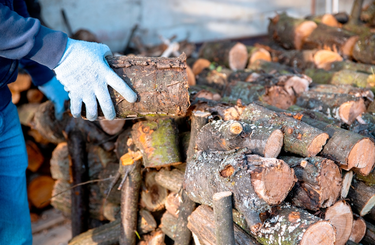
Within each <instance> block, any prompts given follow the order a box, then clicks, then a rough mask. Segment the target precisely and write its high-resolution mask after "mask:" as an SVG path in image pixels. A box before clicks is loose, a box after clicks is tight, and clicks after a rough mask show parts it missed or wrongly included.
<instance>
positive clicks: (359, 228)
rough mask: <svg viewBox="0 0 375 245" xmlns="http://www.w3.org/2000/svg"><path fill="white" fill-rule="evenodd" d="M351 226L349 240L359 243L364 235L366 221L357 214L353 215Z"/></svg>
mask: <svg viewBox="0 0 375 245" xmlns="http://www.w3.org/2000/svg"><path fill="white" fill-rule="evenodd" d="M353 215H354V217H353V218H354V219H353V226H352V232H351V233H350V237H349V240H350V241H353V242H356V243H359V242H360V241H361V240H362V239H363V237H364V236H365V234H366V221H365V220H364V219H363V218H362V217H361V216H359V215H358V214H353Z"/></svg>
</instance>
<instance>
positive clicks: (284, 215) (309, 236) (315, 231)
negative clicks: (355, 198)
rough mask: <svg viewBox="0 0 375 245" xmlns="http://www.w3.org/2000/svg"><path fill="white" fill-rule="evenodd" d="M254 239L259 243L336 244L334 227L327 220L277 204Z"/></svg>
mask: <svg viewBox="0 0 375 245" xmlns="http://www.w3.org/2000/svg"><path fill="white" fill-rule="evenodd" d="M256 239H257V240H258V242H260V243H261V244H275V245H276V244H283V242H288V243H290V244H301V245H308V244H336V243H335V241H336V239H337V238H336V235H335V228H334V227H333V226H332V225H331V224H330V223H329V222H328V221H324V220H321V219H320V218H318V217H316V216H314V215H312V214H310V213H308V212H306V211H305V210H303V209H298V208H295V207H292V206H290V205H284V206H279V207H278V208H277V210H276V211H275V212H274V213H273V214H272V215H271V216H270V218H268V219H267V220H266V221H265V222H264V223H263V226H262V228H261V229H260V231H259V232H258V233H257V234H256Z"/></svg>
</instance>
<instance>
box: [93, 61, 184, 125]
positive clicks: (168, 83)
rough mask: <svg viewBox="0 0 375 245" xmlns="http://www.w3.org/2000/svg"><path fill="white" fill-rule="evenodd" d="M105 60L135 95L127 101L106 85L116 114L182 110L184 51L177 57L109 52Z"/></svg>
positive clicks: (178, 112)
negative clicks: (115, 54)
mask: <svg viewBox="0 0 375 245" xmlns="http://www.w3.org/2000/svg"><path fill="white" fill-rule="evenodd" d="M108 63H109V65H110V66H111V67H112V69H113V70H114V71H115V72H116V73H117V75H119V76H120V77H121V78H123V79H124V80H125V81H124V82H126V83H127V84H128V85H130V86H131V87H132V88H133V89H134V90H135V91H136V93H137V95H138V101H137V102H135V103H129V102H127V101H126V100H125V99H124V98H123V97H122V96H121V95H120V94H119V93H118V92H116V91H115V90H114V89H112V88H109V91H110V94H111V98H112V101H113V104H114V105H115V110H116V117H118V118H125V117H135V116H147V115H150V116H155V115H169V116H178V115H184V114H185V113H186V110H187V108H188V107H189V93H188V78H187V74H186V55H185V54H182V55H181V56H180V57H178V58H159V57H152V58H150V57H126V56H113V57H111V58H108ZM156 88H157V89H156ZM99 115H100V117H99V119H100V118H102V117H101V116H102V114H99Z"/></svg>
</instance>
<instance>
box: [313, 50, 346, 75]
mask: <svg viewBox="0 0 375 245" xmlns="http://www.w3.org/2000/svg"><path fill="white" fill-rule="evenodd" d="M342 60H343V59H342V57H341V55H339V54H338V53H335V52H332V51H329V50H319V51H317V52H316V53H315V55H314V63H315V65H316V67H318V68H321V69H325V70H329V69H330V68H331V63H332V62H335V61H342Z"/></svg>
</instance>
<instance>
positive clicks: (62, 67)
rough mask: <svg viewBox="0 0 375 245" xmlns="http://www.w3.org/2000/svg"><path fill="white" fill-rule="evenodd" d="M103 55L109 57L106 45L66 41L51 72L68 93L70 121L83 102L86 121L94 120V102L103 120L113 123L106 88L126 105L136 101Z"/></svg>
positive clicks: (131, 91)
mask: <svg viewBox="0 0 375 245" xmlns="http://www.w3.org/2000/svg"><path fill="white" fill-rule="evenodd" d="M107 55H111V51H110V49H109V48H108V46H107V45H104V44H98V43H90V42H84V41H76V40H73V39H70V38H69V39H68V43H67V46H66V50H65V53H64V55H63V57H62V58H61V60H60V62H59V64H58V65H57V67H56V68H55V69H54V71H55V72H56V77H57V79H58V80H59V81H60V82H61V83H62V84H63V85H64V88H65V90H66V91H67V92H68V93H69V97H70V110H71V113H72V115H73V116H74V117H79V116H80V115H81V107H82V102H83V103H85V106H86V118H87V119H88V120H95V119H96V118H97V116H98V110H97V102H96V100H98V101H99V105H100V107H101V109H102V111H103V114H104V116H105V118H106V119H109V120H112V119H114V118H115V116H116V112H115V109H114V106H113V103H112V100H111V97H110V95H109V92H108V87H107V86H108V85H109V86H111V87H112V88H113V89H115V90H116V91H117V92H118V93H120V94H121V95H122V96H123V97H124V98H125V99H126V100H127V101H128V102H130V103H133V102H135V101H136V100H137V95H136V93H135V92H134V91H133V90H132V89H131V88H130V87H129V86H128V85H127V84H126V83H125V82H124V81H123V80H122V79H121V78H120V77H119V76H117V74H116V73H114V72H113V71H112V70H111V68H110V67H109V66H108V63H107V61H106V60H105V56H107Z"/></svg>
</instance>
